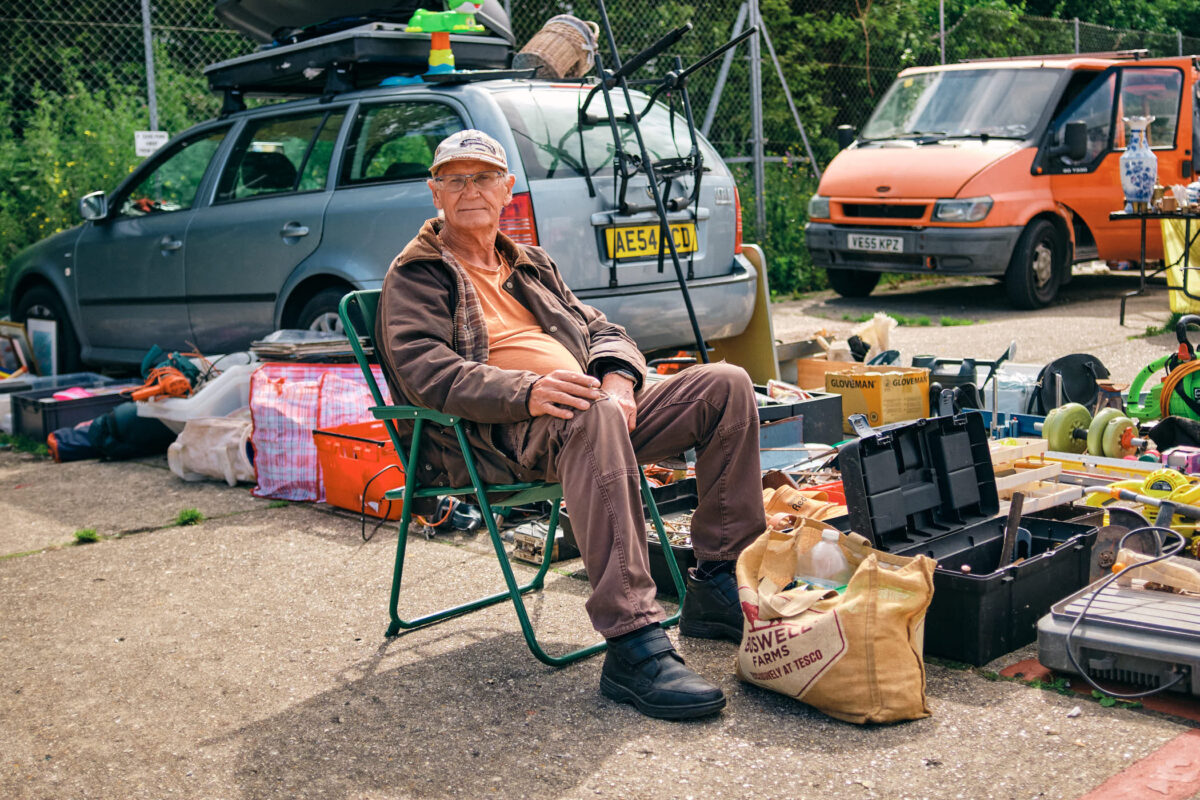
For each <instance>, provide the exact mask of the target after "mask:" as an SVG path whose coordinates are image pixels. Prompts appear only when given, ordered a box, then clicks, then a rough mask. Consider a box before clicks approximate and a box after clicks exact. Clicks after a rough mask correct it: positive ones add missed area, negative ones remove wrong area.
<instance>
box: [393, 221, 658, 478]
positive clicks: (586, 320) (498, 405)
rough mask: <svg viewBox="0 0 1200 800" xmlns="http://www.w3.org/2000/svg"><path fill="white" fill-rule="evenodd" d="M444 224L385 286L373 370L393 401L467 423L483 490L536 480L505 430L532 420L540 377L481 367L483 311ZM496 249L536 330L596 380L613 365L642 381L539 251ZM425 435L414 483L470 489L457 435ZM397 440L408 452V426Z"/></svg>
mask: <svg viewBox="0 0 1200 800" xmlns="http://www.w3.org/2000/svg"><path fill="white" fill-rule="evenodd" d="M442 224H443V223H442V221H441V220H438V219H431V220H427V221H426V222H425V224H424V225H423V226H422V227H421V231H420V233H418V234H417V236H416V237H415V238H414V239H413V240H412V241H411V242H409V243H408V244H407V245H406V246H405V248H404V250H403V251H402V252H401V253H400V255H398V256H396V258H395V260H393V261H392V265H391V267H390V268H389V269H388V272H387V275H386V276H385V277H384V279H383V291H382V293H381V294H380V298H379V311H378V315H377V319H376V326H377V327H376V330H375V341H376V342H378V343H379V350H380V352H379V363H380V364H381V365H382V367H383V372H384V376H385V377H386V378H387V382H388V387H389V388H390V389H391V392H392V397H393V398H394V399H395V401H396V402H398V403H403V404H407V405H415V406H422V407H424V408H432V409H435V410H437V411H442V412H444V413H447V414H453V415H455V416H459V417H462V418H463V419H464V420H468V421H469V424H468V425H467V439H468V442H469V443H470V445H471V448H472V452H473V454H474V455H475V459H476V466H477V468H478V470H479V477H480V478H481V479H482V480H483V481H485V482H487V483H506V482H510V481H512V480H514V479H518V480H531V479H534V478H536V477H537V476H536V475H533V474H531V473H529V472H528V471H526V470H524V469H523V468H522V467H521V466H520V465H519V464H517V463H515V462H514V461H513V460H512V457H511V456H512V446H511V444H509V443H508V442H507V440H506V439H505V438H504V433H503V428H502V426H503V425H505V424H506V423H516V422H521V421H523V420H528V419H530V418H531V415H530V413H529V408H528V400H529V392H530V390H531V389H532V387H533V383H534V381H536V380H537V379H538V378H539V377H540V376H539V375H538V374H537V373H535V372H529V371H526V370H506V369H500V368H498V367H491V366H488V365H487V364H486V363H485V362H486V361H487V353H488V338H487V326H486V324H485V323H484V318H483V309H482V307H481V306H480V303H479V299H478V297H477V296H476V295H475V291H474V288H473V287H472V286H471V283H470V281H469V280H468V278H467V275H466V272H465V271H464V270H463V268H462V266H461V265H459V263H458V262H457V261H456V260H455V258H454V256H453V255H452V254H451V253H450V252H449V251H448V250H446V248H445V247H444V246H443V245H442V241H441V238H440V236H439V232H440V231H441V227H442ZM496 248H497V249H498V250H499V251H500V253H501V254H502V255H503V256H504V258H505V259H506V260H507V261H508V262H509V263H510V264H513V271H512V276H511V278H510V279H509V280H507V281H505V283H504V288H505V290H507V291H509V292H510V293H511V294H512V295H513V296H514V297H515V298H516V299H517V300H518V301H519V302H520V303H521V304H522V305H524V306H525V307H526V308H528V309H529V310H530V311H531V312H533V316H534V318H535V319H536V320H537V321H538V323H539V324H540V325H541V326H542V329H543V330H544V331H546V333H548V334H549V335H551V336H553V337H554V338H555V339H557V340H558V341H559V342H561V343H562V344H563V346H564V347H566V348H567V350H568V351H569V352H570V353H571V354H572V355H573V356H575V358H576V359H577V360H578V361H579V363H580V364H581V365H583V367H584V369H585V370H586V371H587V372H588V373H590V374H592V375H596V376H597V377H599V376H600V375H601V373H602V372H603V371H604V370H605V369H606V368H611V367H612V366H619V365H624V366H625V367H626V368H629V369H631V370H632V371H633V372H634V373H635V374H638V375H641V374H643V373H644V372H645V369H646V360H645V358H643V356H642V354H641V352H640V351H639V350H638V348H637V345H636V344H635V343H634V341H633V340H632V339H631V338H629V335H628V334H627V333H625V329H624V328H622V327H621V326H620V325H616V324H614V323H612V322H609V321H608V319H606V318H605V316H604V314H602V313H601V312H600V311H599V310H597V309H595V308H593V307H591V306H588V305H585V304H583V303H581V302H580V301H579V299H578V298H576V297H575V295H574V294H573V293H572V292H571V290H570V289H568V288H567V286H566V284H564V283H563V280H562V276H561V275H559V272H558V267H557V266H555V264H554V262H553V261H552V260H551V259H550V257H549V256H548V255H546V252H545V251H544V250H542V249H541V248H540V247H526V246H524V245H519V244H517V243H516V242H514V241H513V240H512V239H509V238H508V237H507V236H505V235H504V234H502V233H498V234H497V236H496ZM618 362H619V363H618ZM639 386H640V384H639ZM423 430H424V434H423V436H422V448H421V452H420V454H419V458H418V463H417V469H419V470H420V471H421V472H420V474H419V475H418V477H419V479H420V481H421V482H422V483H423V484H427V485H428V484H430V483H433V484H437V485H452V486H465V485H468V484H469V483H470V478H469V476H468V475H467V471H466V466H465V464H464V463H463V462H462V458H461V456H460V455H459V450H458V445H457V441H456V439H455V436H454V432H453V430H451V429H443V428H440V427H439V426H436V425H426V426H425V427H424V429H423ZM401 431H402V435H403V436H404V439H405V443H406V446H407V443H408V441H409V437H410V436H411V432H412V425H411V424H408V425H407V426H405V424H404V423H401Z"/></svg>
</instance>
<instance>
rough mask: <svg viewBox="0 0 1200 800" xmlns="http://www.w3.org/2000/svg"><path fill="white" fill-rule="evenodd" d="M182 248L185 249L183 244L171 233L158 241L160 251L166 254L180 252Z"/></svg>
mask: <svg viewBox="0 0 1200 800" xmlns="http://www.w3.org/2000/svg"><path fill="white" fill-rule="evenodd" d="M181 247H183V242H182V241H180V240H179V239H176V238H175V237H174V236H172V235H171V234H169V233H168V234H167V235H166V236H164V237H162V238H161V239H159V240H158V249H159V250H162V251H163V252H164V253H169V252H172V251H174V250H178V249H179V248H181Z"/></svg>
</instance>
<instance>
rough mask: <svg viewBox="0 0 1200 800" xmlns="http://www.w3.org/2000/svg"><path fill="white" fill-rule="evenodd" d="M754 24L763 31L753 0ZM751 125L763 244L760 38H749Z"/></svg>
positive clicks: (757, 232) (757, 223)
mask: <svg viewBox="0 0 1200 800" xmlns="http://www.w3.org/2000/svg"><path fill="white" fill-rule="evenodd" d="M755 25H757V26H759V30H762V17H760V16H759V14H758V0H750V27H754V26H755ZM750 125H751V127H752V128H753V129H754V224H755V229H754V230H755V236H757V237H758V241H760V242H762V241H764V237H765V235H766V230H767V208H766V202H765V201H766V183H767V176H766V171H765V170H764V168H763V156H764V155H765V153H764V152H763V108H762V47H761V46H760V45H759V43H758V37H757V36H754V37H752V38H751V39H750Z"/></svg>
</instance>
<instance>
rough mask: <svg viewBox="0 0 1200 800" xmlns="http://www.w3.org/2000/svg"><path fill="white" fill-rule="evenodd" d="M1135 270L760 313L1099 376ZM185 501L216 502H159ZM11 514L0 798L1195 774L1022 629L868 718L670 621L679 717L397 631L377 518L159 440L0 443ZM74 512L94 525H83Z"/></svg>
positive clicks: (413, 562)
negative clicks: (259, 481)
mask: <svg viewBox="0 0 1200 800" xmlns="http://www.w3.org/2000/svg"><path fill="white" fill-rule="evenodd" d="M1133 281H1134V283H1133V284H1130V279H1129V277H1128V276H1118V277H1115V278H1114V277H1103V276H1092V277H1089V278H1087V279H1081V280H1077V281H1076V282H1075V283H1073V284H1072V285H1071V287H1069V290H1068V293H1067V295H1066V299H1065V301H1064V302H1063V303H1061V304H1057V305H1055V306H1054V307H1052V308H1051V309H1048V310H1045V311H1042V312H1038V313H1035V314H1016V313H1014V312H1011V311H1009V310H1007V308H1006V306H1005V304H1004V302H1003V300H1002V298H1000V297H999V296H998V291H999V290H998V287H997V286H996V285H995V284H991V283H988V284H975V285H950V286H906V287H904V288H902V289H899V290H896V291H891V292H883V293H880V294H879V295H877V296H873V297H871V298H868V299H867V300H863V301H854V302H853V303H851V302H848V301H844V300H840V299H832V298H830V297H828V296H819V297H812V298H807V299H803V300H797V301H789V302H786V303H781V304H778V305H777V307H776V313H775V326H776V333H777V335H780V334H782V335H791V334H795V335H797V336H800V335H806V334H810V333H811V332H812V331H813V330H816V329H818V328H820V327H827V328H831V329H832V328H834V327H838V328H840V327H842V326H844V327H846V328H849V327H851V326H852V324H853V323H851V322H849V321H847V320H843V319H842V316H843V315H851V316H854V315H858V314H861V313H862V312H864V311H873V310H893V311H896V312H898V313H903V314H909V315H912V314H916V313H927V314H931V315H932V314H934V313H936V314H938V315H939V316H940V315H950V316H955V317H974V318H976V319H977V320H978V322H976V324H973V325H969V326H964V327H957V328H942V327H940V326H936V325H934V326H930V327H929V328H918V327H912V328H909V327H908V326H904V327H901V328H899V329H898V330H897V331H896V336H895V339H894V344H896V345H899V346H900V347H901V349H902V350H905V351H906V352H932V353H937V354H939V355H944V356H946V357H954V356H962V355H973V354H979V353H993V352H997V353H998V351H999V350H1001V349H1003V347H1004V346H1006V345H1007V342H1008V340H1009V339H1011V338H1014V337H1015V338H1018V347H1019V352H1018V360H1019V361H1039V360H1040V361H1044V360H1047V359H1048V358H1049V357H1053V356H1054V355H1057V354H1062V353H1066V352H1092V353H1094V354H1095V355H1097V356H1099V357H1100V358H1101V359H1102V360H1103V361H1104V363H1105V364H1107V365H1109V367H1110V369H1112V370H1113V372H1114V376H1117V375H1118V370H1119V369H1121V370H1123V369H1133V370H1134V371H1136V367H1139V366H1140V365H1141V364H1142V363H1145V362H1146V361H1149V360H1151V359H1152V358H1154V357H1156V356H1157V355H1160V354H1162V353H1163V352H1166V350H1167V348H1170V349H1173V347H1172V345H1171V342H1173V338H1174V337H1173V336H1167V337H1165V338H1164V337H1155V338H1150V339H1129V338H1128V336H1129V335H1131V334H1135V333H1142V332H1144V330H1145V328H1146V326H1147V325H1150V324H1161V323H1162V322H1163V321H1164V320H1165V319H1166V317H1167V311H1166V300H1165V293H1164V292H1162V291H1161V290H1157V291H1153V290H1152V293H1151V295H1150V296H1148V297H1146V298H1136V299H1135V300H1133V301H1131V303H1130V317H1129V319H1128V323H1129V327H1128V328H1126V329H1121V328H1118V327H1117V325H1116V315H1117V300H1116V297H1117V294H1118V292H1119V291H1120V290H1122V289H1123V288H1126V287H1129V286H1131V285H1136V278H1134V279H1133ZM1168 340H1170V341H1168ZM913 348H917V349H915V350H914V349H913ZM188 508H195V509H199V510H200V511H201V512H202V513H203V515H204V517H205V519H204V521H203V522H201V523H200V524H197V525H191V526H177V525H175V524H174V523H173V520H174V519H175V518H176V516H177V515H178V513H179V512H180V511H181V510H184V509H188ZM0 514H2V515H3V516H2V518H3V519H4V520H5V521H6V523H7V524H5V525H4V526H2V527H0V556H5V557H3V558H0V598H3V605H2V606H0V665H2V667H3V668H2V669H0V742H3V745H2V746H0V753H2V755H3V757H2V759H0V797H3V798H54V800H59V799H60V798H165V797H186V798H230V799H236V798H368V799H371V800H374V799H376V798H442V797H468V798H474V797H513V798H526V797H533V796H538V797H546V798H559V797H561V798H584V797H587V798H593V797H609V798H660V797H661V798H674V797H679V798H686V797H693V798H814V800H815V799H816V798H821V799H822V800H824V799H825V798H939V799H940V798H967V799H968V800H984V799H985V798H1064V799H1074V798H1080V797H1083V796H1085V795H1087V794H1088V793H1089V792H1100V793H1099V794H1092V795H1091V797H1115V796H1129V797H1154V798H1158V797H1170V798H1181V797H1187V796H1191V795H1192V794H1193V793H1194V792H1195V791H1196V790H1197V789H1198V788H1200V783H1198V782H1197V780H1198V779H1200V767H1198V765H1200V748H1198V747H1196V746H1195V745H1194V744H1193V742H1196V741H1197V735H1196V734H1194V733H1192V731H1193V730H1194V728H1195V727H1196V725H1195V723H1193V722H1191V721H1189V720H1188V719H1186V718H1185V717H1183V716H1178V715H1175V714H1165V713H1160V712H1155V711H1151V710H1148V709H1146V708H1141V709H1130V708H1122V707H1119V706H1118V707H1111V708H1106V707H1103V706H1101V705H1100V704H1099V703H1098V702H1095V701H1094V700H1093V699H1090V698H1089V697H1087V696H1081V695H1077V694H1074V693H1067V694H1060V693H1058V692H1054V691H1047V690H1040V689H1037V688H1032V687H1030V686H1028V685H1026V684H1024V683H1021V682H1016V681H1012V680H1005V679H1002V678H1000V677H999V676H998V674H997V673H998V672H999V671H1000V670H1001V669H1002V668H1004V667H1006V666H1009V665H1010V664H1012V663H1014V662H1017V661H1020V660H1022V659H1027V658H1030V657H1033V656H1034V655H1036V653H1035V652H1034V651H1033V649H1032V648H1028V647H1027V648H1024V649H1023V650H1021V651H1018V652H1015V653H1012V654H1008V655H1006V656H1005V657H1003V658H1000V659H997V661H995V662H993V663H992V664H989V665H986V666H985V667H983V668H978V669H967V668H962V667H961V666H959V665H953V664H947V663H944V662H937V661H932V660H931V661H930V662H929V663H928V664H927V682H928V695H929V704H930V707H931V708H932V711H933V715H932V716H931V717H929V718H927V719H924V720H917V721H913V722H907V723H902V724H896V725H887V726H862V727H859V726H853V725H848V724H845V723H841V722H837V721H835V720H832V719H830V718H828V717H825V716H824V715H822V714H820V713H819V712H816V711H814V710H812V709H810V708H808V707H806V706H804V705H803V704H801V703H798V702H796V701H794V700H791V699H789V698H786V697H782V696H779V695H775V694H772V693H770V692H767V691H764V690H761V689H758V688H756V687H752V686H748V685H745V684H741V683H740V682H739V681H738V680H737V679H736V678H735V677H734V674H733V660H734V654H735V648H734V646H733V645H732V644H729V643H723V642H710V641H701V640H691V639H686V638H683V639H681V638H680V637H679V635H678V633H677V632H675V631H672V632H671V634H670V635H671V637H672V638H673V639H674V640H676V641H677V643H678V646H679V648H680V651H681V652H682V653H683V655H684V656H685V658H686V659H687V660H688V663H689V665H691V666H692V667H693V668H695V669H697V670H698V671H699V672H700V673H702V674H703V675H705V676H706V677H708V678H709V679H711V680H713V681H715V682H717V683H718V684H719V685H720V686H721V687H722V688H723V689H724V690H725V691H726V693H727V694H728V696H729V705H728V706H727V708H726V709H725V710H724V711H723V712H722V713H721V714H720V715H718V716H716V717H713V718H710V719H707V720H701V721H695V722H690V723H667V722H661V721H656V720H651V719H647V718H645V717H642V716H640V715H639V714H637V713H636V712H635V711H633V710H632V709H631V708H630V707H628V706H621V705H616V704H613V703H611V702H609V701H607V700H605V699H604V698H603V697H601V696H600V694H599V692H598V688H597V687H598V681H599V672H600V667H601V663H602V659H601V658H599V657H596V658H591V659H587V660H585V661H583V662H580V663H577V664H575V665H572V666H569V667H566V668H564V669H553V668H549V667H546V666H544V665H542V664H541V663H539V662H538V661H536V660H535V659H534V658H533V657H532V656H531V655H530V654H529V652H528V650H527V649H526V647H525V644H524V641H523V639H522V638H521V635H520V628H519V626H518V623H517V620H516V618H515V615H514V614H513V612H512V609H511V607H510V606H508V605H498V606H494V607H491V608H488V609H485V610H483V611H479V612H476V613H474V614H471V615H468V616H465V617H460V618H456V619H452V620H449V621H447V622H444V623H442V624H440V625H437V626H433V627H429V628H424V629H420V630H417V631H414V632H411V633H407V634H405V635H402V636H399V637H396V638H393V639H387V638H385V637H384V629H385V624H386V600H387V592H388V587H389V582H390V576H391V562H392V557H393V553H394V546H395V541H396V537H395V533H394V529H392V528H391V527H390V526H385V527H384V528H382V529H381V530H380V531H379V532H378V533H377V534H376V535H375V536H374V537H373V538H372V539H371V540H370V541H368V542H363V541H362V539H361V537H360V529H359V524H358V521H357V519H354V518H352V517H350V516H349V515H343V514H341V513H333V512H331V511H329V510H328V509H326V508H324V507H322V506H315V505H308V504H286V505H285V504H279V503H272V502H270V501H268V500H263V499H258V498H254V497H252V496H250V494H249V487H248V486H246V485H243V486H239V487H236V488H229V487H227V486H225V485H224V484H221V483H205V484H185V483H183V482H181V481H179V480H178V479H177V478H175V476H174V475H173V474H171V473H170V472H169V471H168V470H167V469H166V465H165V459H147V460H143V461H134V462H123V463H101V462H94V461H87V462H79V463H76V464H71V465H56V464H53V463H52V462H49V461H45V460H38V459H35V458H33V457H32V456H29V455H26V454H22V453H14V452H0ZM81 528H94V529H96V530H97V532H98V533H99V534H100V535H101V536H103V537H104V540H103V541H100V542H98V543H95V544H87V545H74V544H72V541H73V534H74V532H75V531H76V530H79V529H81ZM555 567H556V568H555V569H554V570H553V571H552V572H551V574H550V576H549V579H548V586H547V589H546V590H545V591H544V592H543V593H541V594H540V595H536V596H533V597H532V598H531V600H530V602H529V607H530V611H531V615H532V617H533V620H534V624H535V626H536V627H537V629H538V632H539V635H540V636H541V637H542V638H543V640H544V641H545V642H546V643H547V647H548V648H549V649H551V651H561V650H564V649H566V648H568V647H573V646H577V645H580V644H584V643H587V642H591V641H594V640H595V634H594V633H593V632H592V631H591V628H590V626H589V624H588V622H587V619H586V616H585V614H584V611H583V602H584V600H585V599H586V596H587V584H586V582H585V581H583V580H581V579H580V578H579V577H577V575H576V573H577V572H578V569H579V565H578V563H577V562H561V563H559V564H556V565H555ZM515 569H516V571H517V573H518V578H526V579H527V578H528V577H529V576H531V575H532V574H533V569H532V567H529V566H526V565H523V564H520V563H519V562H518V563H517V565H516V567H515ZM405 580H406V583H405V589H404V593H403V595H402V598H401V600H402V605H403V606H404V608H405V609H406V610H411V611H414V612H419V611H422V610H426V611H428V610H432V609H434V608H435V607H440V605H447V604H449V603H451V602H457V601H459V600H462V599H467V598H469V597H472V596H477V595H479V594H482V593H485V592H487V591H491V590H495V589H497V588H499V587H500V585H501V583H500V578H499V572H498V570H497V569H496V566H495V560H494V556H492V555H491V551H490V545H489V544H488V542H487V540H486V538H485V537H470V536H457V537H452V538H448V539H435V540H432V541H427V540H425V539H423V538H420V537H413V538H412V539H410V544H409V558H408V561H407V563H406V570H405ZM1164 748H1165V749H1164ZM1156 753H1157V754H1158V755H1157V756H1154V754H1156ZM1147 757H1151V759H1153V758H1157V759H1159V760H1158V761H1154V760H1147V761H1142V759H1144V758H1147ZM1139 765H1140V766H1139ZM1155 765H1160V766H1155ZM1131 766H1133V772H1126V770H1127V769H1129V768H1130V767H1131ZM1139 770H1140V771H1139ZM1122 773H1124V774H1125V776H1126V778H1130V779H1133V780H1135V783H1136V781H1140V783H1136V785H1134V786H1133V789H1134V790H1136V792H1135V793H1134V794H1126V795H1118V788H1116V784H1115V783H1112V782H1109V781H1110V779H1114V780H1115V778H1114V776H1119V775H1121V774H1122ZM1106 782H1107V783H1106ZM1098 787H1103V788H1098ZM1127 788H1128V787H1127Z"/></svg>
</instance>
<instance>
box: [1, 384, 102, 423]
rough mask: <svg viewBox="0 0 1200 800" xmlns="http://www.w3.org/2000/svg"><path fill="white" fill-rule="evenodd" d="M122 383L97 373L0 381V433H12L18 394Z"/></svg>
mask: <svg viewBox="0 0 1200 800" xmlns="http://www.w3.org/2000/svg"><path fill="white" fill-rule="evenodd" d="M114 383H120V381H118V380H117V379H116V378H109V377H106V376H104V375H100V374H99V373H96V372H72V373H70V374H67V375H22V376H20V377H18V378H6V379H4V380H0V432H3V433H12V432H13V421H12V396H13V395H14V394H16V393H17V392H32V391H35V390H37V389H64V388H70V387H74V386H83V387H88V388H91V387H95V386H111V385H112V384H114Z"/></svg>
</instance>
